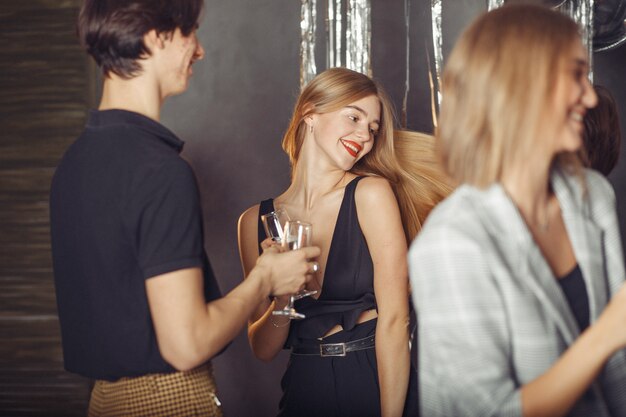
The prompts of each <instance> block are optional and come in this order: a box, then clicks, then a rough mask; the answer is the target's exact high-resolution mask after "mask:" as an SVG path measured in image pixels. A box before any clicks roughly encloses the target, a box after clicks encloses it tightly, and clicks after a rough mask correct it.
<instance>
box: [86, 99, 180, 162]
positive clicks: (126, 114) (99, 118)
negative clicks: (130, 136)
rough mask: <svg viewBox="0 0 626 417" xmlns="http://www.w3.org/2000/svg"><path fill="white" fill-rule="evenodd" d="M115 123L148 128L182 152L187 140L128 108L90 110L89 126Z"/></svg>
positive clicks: (103, 125) (112, 124) (147, 129)
mask: <svg viewBox="0 0 626 417" xmlns="http://www.w3.org/2000/svg"><path fill="white" fill-rule="evenodd" d="M114 125H132V126H134V127H136V128H139V129H143V130H146V131H148V132H150V133H152V134H153V135H155V136H157V137H159V139H161V140H162V141H163V142H165V143H167V144H168V145H170V146H171V147H173V148H174V149H176V151H177V152H179V153H180V151H182V149H183V145H184V144H185V142H183V141H182V140H180V139H179V138H178V137H177V136H176V135H175V134H174V133H173V132H172V131H171V130H169V129H168V128H166V127H165V126H163V125H162V124H161V123H159V122H157V121H156V120H152V119H150V118H149V117H146V116H144V115H142V114H139V113H135V112H131V111H128V110H119V109H112V110H90V111H89V119H88V120H87V127H105V126H114Z"/></svg>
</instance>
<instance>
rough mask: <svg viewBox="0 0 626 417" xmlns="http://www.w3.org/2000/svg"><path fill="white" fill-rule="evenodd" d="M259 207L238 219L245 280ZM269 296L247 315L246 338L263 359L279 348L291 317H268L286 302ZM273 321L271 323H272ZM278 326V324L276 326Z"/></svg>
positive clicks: (255, 252)
mask: <svg viewBox="0 0 626 417" xmlns="http://www.w3.org/2000/svg"><path fill="white" fill-rule="evenodd" d="M258 216H259V206H258V205H256V206H254V207H251V208H249V209H248V210H246V211H245V212H244V213H243V214H242V215H241V217H240V218H239V233H238V234H239V256H240V257H241V264H242V267H243V271H244V275H245V276H246V281H247V280H248V279H249V278H250V275H249V274H250V273H251V271H252V269H253V267H254V265H255V263H256V261H257V259H258V257H259V246H258V232H257V229H258V218H259V217H258ZM274 300H275V301H271V300H270V299H269V297H265V298H264V299H263V300H261V301H260V302H259V303H258V304H257V306H256V308H255V309H254V312H253V313H252V314H251V316H250V321H249V324H248V340H249V343H250V347H251V348H252V351H253V352H254V355H255V356H256V357H257V358H259V359H261V360H263V361H270V360H272V359H273V358H274V357H275V356H276V355H277V354H278V353H279V352H280V351H281V350H282V348H283V345H284V344H285V340H286V339H287V335H288V334H289V324H290V322H291V320H289V319H288V318H286V317H274V316H272V311H273V310H279V309H282V308H283V307H284V306H285V305H286V304H287V299H286V297H283V298H280V297H276V298H275V299H274ZM273 323H274V324H273ZM277 326H278V327H277Z"/></svg>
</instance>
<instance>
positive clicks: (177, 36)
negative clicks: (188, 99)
mask: <svg viewBox="0 0 626 417" xmlns="http://www.w3.org/2000/svg"><path fill="white" fill-rule="evenodd" d="M163 51H164V54H163V59H162V60H161V63H160V65H161V74H162V76H161V80H162V81H161V91H162V96H163V97H164V98H165V97H168V96H171V95H175V94H180V93H182V92H184V91H185V90H186V89H187V86H188V85H189V78H190V77H191V75H192V74H193V70H192V69H191V66H192V65H193V63H194V62H195V61H197V60H200V59H202V58H203V57H204V48H202V45H201V44H200V42H199V41H198V38H197V36H196V31H195V30H194V31H193V32H191V33H190V34H189V36H184V35H183V34H182V33H181V31H180V29H176V30H175V31H174V32H173V33H172V34H170V35H169V37H168V38H167V39H165V41H164V47H163Z"/></svg>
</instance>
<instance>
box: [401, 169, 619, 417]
mask: <svg viewBox="0 0 626 417" xmlns="http://www.w3.org/2000/svg"><path fill="white" fill-rule="evenodd" d="M585 179H586V183H587V194H585V192H584V191H583V188H582V187H581V185H580V180H579V179H578V178H576V177H573V176H570V175H567V174H565V173H563V172H562V171H560V170H558V169H555V170H554V171H553V173H552V175H551V182H552V186H553V189H554V191H555V194H556V196H557V198H558V200H559V203H560V205H561V210H562V213H563V219H564V221H565V225H566V228H567V232H568V234H569V237H570V240H571V243H572V246H573V248H574V253H575V255H576V259H577V261H578V264H579V266H580V269H581V271H582V274H583V277H584V280H585V284H586V287H587V292H588V294H589V305H590V321H591V323H593V322H595V321H596V320H597V318H598V316H599V315H600V314H601V312H602V310H603V309H604V307H605V305H606V304H607V300H608V299H609V298H610V297H611V296H612V294H614V293H615V292H616V291H617V290H618V289H619V288H620V286H621V285H622V283H623V282H624V278H625V275H624V262H623V254H622V247H621V241H620V236H619V229H618V224H617V218H616V212H615V195H614V192H613V189H612V188H611V186H610V185H609V183H608V182H607V181H606V179H605V178H604V177H602V176H601V175H600V174H598V173H596V172H593V171H585ZM409 271H410V277H411V286H412V290H413V301H414V302H415V306H416V308H417V316H418V323H419V326H418V354H419V367H418V371H419V377H420V403H421V410H422V415H423V416H424V417H437V416H442V417H443V416H445V417H456V416H468V417H480V416H521V415H522V410H521V400H520V390H519V388H520V387H521V386H522V385H524V384H526V383H528V382H530V381H532V380H533V379H535V378H536V377H538V376H539V375H541V374H543V373H544V372H545V371H546V370H548V369H549V368H550V367H551V366H552V365H553V364H554V363H555V361H556V360H557V359H558V358H559V356H560V355H561V354H562V353H563V352H564V351H565V350H566V348H567V347H568V346H569V345H570V344H571V343H572V342H573V341H574V340H575V339H576V338H577V337H578V335H579V333H580V332H579V329H578V325H577V323H576V320H575V318H574V315H573V314H572V312H571V310H570V308H569V305H568V303H567V300H566V298H565V296H564V295H563V292H562V290H561V288H560V287H559V284H558V282H556V279H555V277H554V276H553V274H552V271H551V270H550V268H549V266H548V264H547V262H546V260H545V258H544V257H543V255H542V254H541V252H540V250H539V248H538V246H537V245H536V244H535V243H534V240H533V238H532V236H531V234H530V232H529V230H528V229H527V227H526V224H525V223H524V220H523V219H522V217H521V215H520V213H519V211H518V210H517V207H516V206H515V205H514V204H513V202H512V201H511V200H510V198H509V197H508V196H507V194H506V193H505V192H504V190H503V188H502V187H501V186H500V185H499V184H495V185H492V186H491V187H489V188H487V189H484V190H481V189H477V188H475V187H471V186H468V185H463V186H461V187H459V188H458V189H457V190H456V191H455V192H454V193H453V194H452V195H451V196H450V197H448V198H447V199H446V200H445V201H443V202H442V203H440V204H439V205H438V206H437V207H436V208H435V209H434V211H433V212H432V213H431V215H430V216H429V218H428V220H427V221H426V224H425V226H424V228H423V229H422V231H421V232H420V234H419V235H418V237H417V239H416V240H415V241H414V242H413V244H412V245H411V249H410V251H409ZM624 331H626V326H625V328H624ZM589 391H590V392H588V393H587V394H585V395H584V396H583V397H582V398H581V399H580V400H579V401H578V402H577V403H576V404H575V406H574V407H573V409H572V410H571V411H570V413H569V414H568V415H569V416H580V417H583V416H584V417H589V416H613V417H620V416H622V417H623V416H626V351H624V350H622V351H619V352H618V353H617V354H615V355H614V356H613V357H612V358H611V359H610V360H609V362H608V363H607V364H606V366H605V368H604V370H603V372H602V374H601V375H600V376H599V378H598V379H597V380H596V381H595V382H594V383H593V384H592V386H591V387H590V390H589Z"/></svg>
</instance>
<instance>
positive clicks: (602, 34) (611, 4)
mask: <svg viewBox="0 0 626 417" xmlns="http://www.w3.org/2000/svg"><path fill="white" fill-rule="evenodd" d="M625 20H626V0H595V2H594V6H593V29H594V35H593V49H594V50H595V51H606V50H608V49H613V48H617V47H618V46H620V45H622V44H624V43H626V23H625V22H624V21H625Z"/></svg>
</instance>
